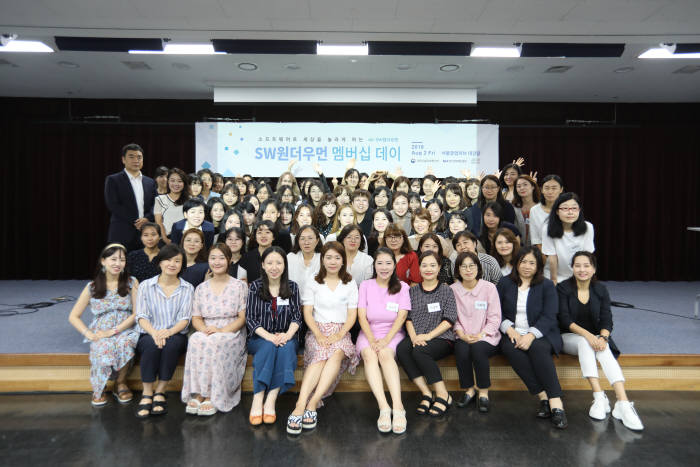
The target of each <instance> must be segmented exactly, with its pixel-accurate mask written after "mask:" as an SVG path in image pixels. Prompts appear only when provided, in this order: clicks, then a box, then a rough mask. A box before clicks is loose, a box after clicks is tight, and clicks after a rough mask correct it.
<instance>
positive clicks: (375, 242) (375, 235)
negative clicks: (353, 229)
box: [367, 208, 394, 256]
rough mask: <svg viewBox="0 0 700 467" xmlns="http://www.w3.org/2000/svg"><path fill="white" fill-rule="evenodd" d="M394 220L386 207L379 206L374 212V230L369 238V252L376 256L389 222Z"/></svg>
mask: <svg viewBox="0 0 700 467" xmlns="http://www.w3.org/2000/svg"><path fill="white" fill-rule="evenodd" d="M393 222H394V219H393V217H392V216H391V213H390V212H389V211H387V210H386V209H384V208H377V209H375V210H374V212H373V213H372V231H371V232H370V234H369V237H368V238H367V243H368V245H367V248H368V254H369V255H370V256H374V253H375V252H376V251H377V248H379V245H380V244H381V243H382V240H383V239H384V232H385V231H386V228H387V226H388V225H389V224H392V223H393Z"/></svg>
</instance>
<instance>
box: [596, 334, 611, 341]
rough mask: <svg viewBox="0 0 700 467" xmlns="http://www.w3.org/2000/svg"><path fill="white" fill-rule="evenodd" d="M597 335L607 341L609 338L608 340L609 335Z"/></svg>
mask: <svg viewBox="0 0 700 467" xmlns="http://www.w3.org/2000/svg"><path fill="white" fill-rule="evenodd" d="M598 337H600V338H602V339H603V340H604V341H605V342H609V340H610V337H609V336H603V335H602V334H601V335H599V336H598Z"/></svg>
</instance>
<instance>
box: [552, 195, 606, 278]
mask: <svg viewBox="0 0 700 467" xmlns="http://www.w3.org/2000/svg"><path fill="white" fill-rule="evenodd" d="M552 213H553V214H554V215H550V216H549V221H548V222H547V226H546V233H545V235H543V236H542V253H543V254H545V255H547V262H548V263H549V277H550V278H551V279H552V281H553V282H554V283H555V284H557V283H559V282H562V281H565V280H566V279H568V278H569V277H571V276H573V274H574V271H573V269H571V259H572V258H573V257H574V253H576V252H577V251H590V252H591V253H592V252H594V251H595V245H594V243H593V237H594V232H593V224H591V223H590V222H587V221H586V220H585V218H584V217H583V209H582V208H581V201H580V200H579V198H578V196H576V194H575V193H571V192H569V193H564V194H562V195H560V196H559V198H557V200H556V201H555V202H554V205H553V206H552Z"/></svg>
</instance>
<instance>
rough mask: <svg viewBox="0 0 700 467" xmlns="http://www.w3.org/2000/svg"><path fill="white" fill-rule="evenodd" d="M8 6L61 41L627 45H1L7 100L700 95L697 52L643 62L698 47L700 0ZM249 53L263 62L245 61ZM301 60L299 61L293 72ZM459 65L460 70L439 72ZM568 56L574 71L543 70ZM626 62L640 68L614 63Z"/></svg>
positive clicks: (63, 0)
mask: <svg viewBox="0 0 700 467" xmlns="http://www.w3.org/2000/svg"><path fill="white" fill-rule="evenodd" d="M0 12H1V15H0V33H16V34H19V35H20V38H23V39H41V40H44V41H46V42H47V43H49V44H50V45H51V46H54V44H53V36H56V35H61V36H91V37H92V36H94V37H159V38H170V39H172V40H173V41H177V42H182V41H207V40H209V39H212V38H219V39H247V38H250V39H315V40H323V41H326V42H335V43H337V42H361V41H367V40H414V41H470V42H475V43H477V44H489V45H498V44H508V43H512V42H615V43H626V44H628V45H627V48H626V50H625V53H624V54H623V56H622V57H620V58H597V59H544V58H520V59H487V58H481V59H479V58H469V57H415V56H414V57H396V56H369V57H356V58H351V57H328V56H322V57H320V56H306V55H217V56H171V55H170V56H164V55H130V54H126V53H100V52H57V53H53V54H18V53H2V54H0V95H2V96H31V97H81V98H168V99H210V98H211V97H212V86H213V85H214V84H219V83H220V84H225V85H274V86H279V85H282V86H299V85H303V86H313V85H318V86H339V85H342V86H410V87H416V86H420V87H477V88H478V96H479V100H501V101H504V100H513V101H600V102H698V101H700V72H697V73H695V74H680V73H673V72H674V71H676V70H678V69H679V68H682V67H685V66H688V65H700V59H683V60H640V59H638V58H637V56H638V55H639V54H640V53H641V52H642V51H644V50H646V49H647V48H649V47H651V46H655V45H657V44H658V43H660V42H679V43H700V0H432V1H431V0H353V1H347V0H345V1H340V0H257V1H241V0H233V1H229V0H120V1H114V0H25V1H23V2H16V1H11V0H0ZM2 60H5V61H8V62H9V64H8V63H5V64H2V63H3V62H2ZM353 60H354V62H353ZM123 61H141V62H145V63H146V64H147V65H148V66H149V67H150V68H151V69H150V70H136V71H134V70H130V69H129V68H127V67H126V66H125V65H124V64H123V63H122V62H123ZM58 62H72V63H75V64H77V65H79V68H64V67H62V66H59V65H58ZM241 62H252V63H255V64H256V65H258V70H256V71H242V70H240V69H238V67H237V65H238V64H239V63H241ZM292 63H293V64H295V65H297V67H298V69H296V70H291V69H288V68H285V65H288V64H292ZM452 63H454V64H457V65H459V66H460V69H459V70H457V71H454V72H449V73H448V72H441V71H439V67H440V66H441V65H444V64H452ZM183 65H184V66H183ZM399 65H407V66H409V67H410V68H409V69H408V70H400V69H398V68H397V67H399ZM557 65H567V66H572V68H571V69H570V70H569V71H568V72H566V73H563V74H545V73H544V71H545V70H546V69H547V68H549V67H551V66H557ZM513 67H516V69H515V70H513ZM623 67H632V68H634V69H633V70H632V71H631V72H629V73H615V72H614V70H616V69H619V68H623ZM183 68H184V69H183ZM509 69H510V70H509Z"/></svg>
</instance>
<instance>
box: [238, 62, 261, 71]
mask: <svg viewBox="0 0 700 467" xmlns="http://www.w3.org/2000/svg"><path fill="white" fill-rule="evenodd" d="M238 69H239V70H243V71H255V70H257V69H258V66H257V65H256V64H255V63H248V62H243V63H239V64H238Z"/></svg>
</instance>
